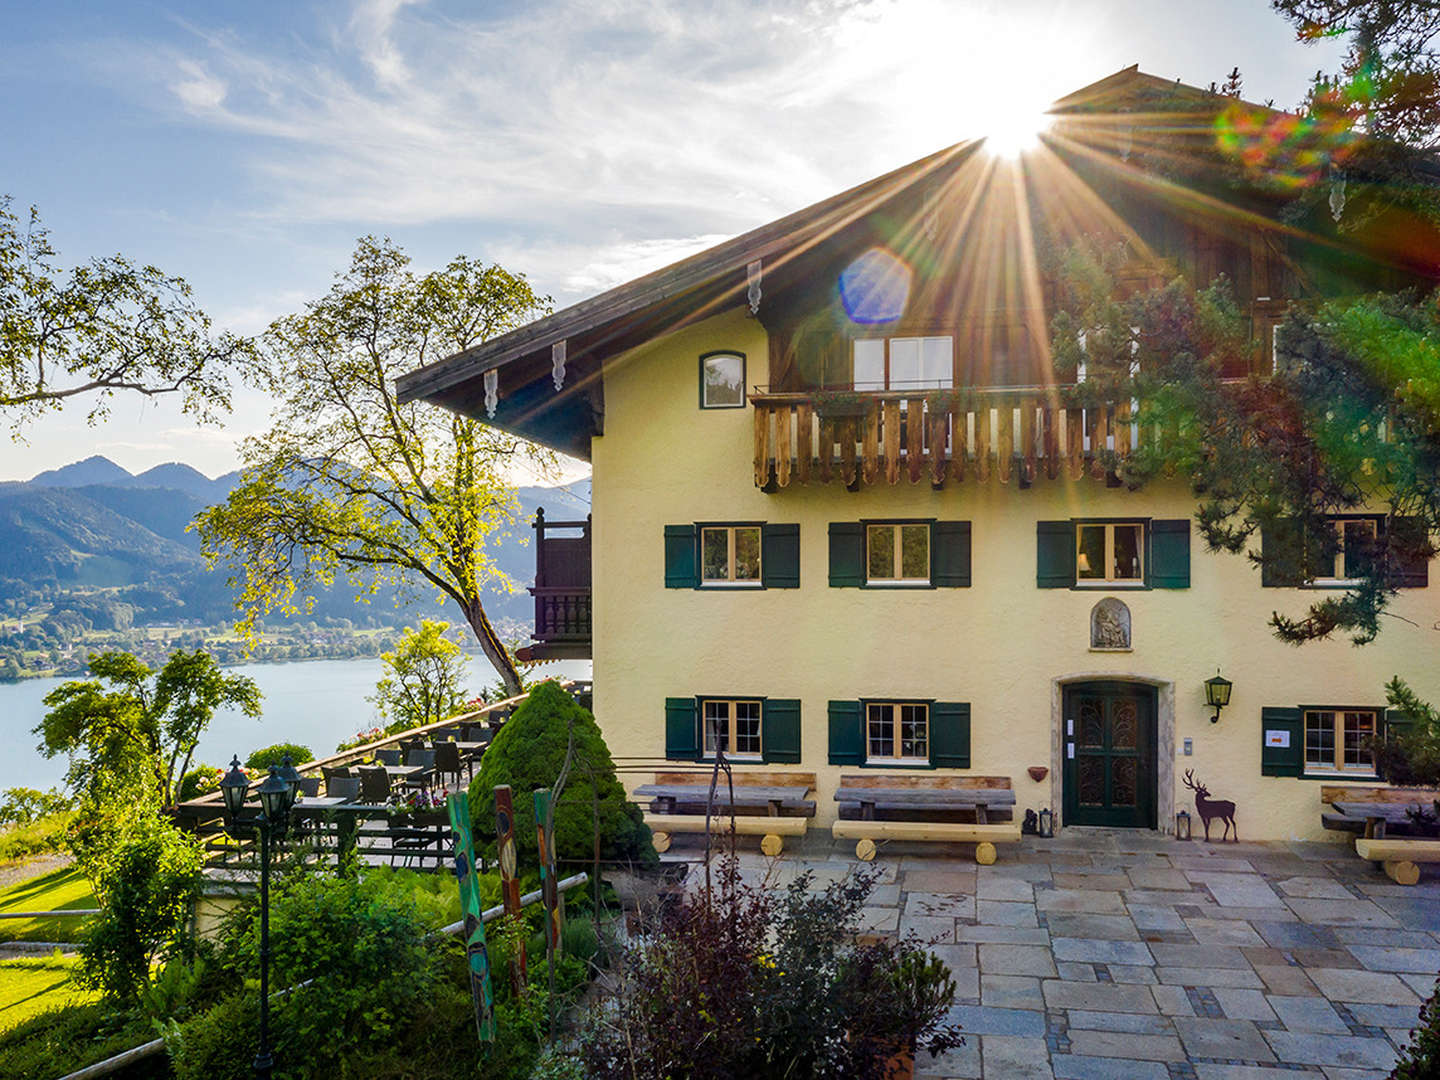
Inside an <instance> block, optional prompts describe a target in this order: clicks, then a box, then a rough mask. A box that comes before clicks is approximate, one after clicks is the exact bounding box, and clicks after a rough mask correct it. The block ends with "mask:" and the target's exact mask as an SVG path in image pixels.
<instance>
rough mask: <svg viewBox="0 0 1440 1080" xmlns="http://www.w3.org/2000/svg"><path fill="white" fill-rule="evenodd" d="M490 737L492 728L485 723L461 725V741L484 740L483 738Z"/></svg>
mask: <svg viewBox="0 0 1440 1080" xmlns="http://www.w3.org/2000/svg"><path fill="white" fill-rule="evenodd" d="M488 738H490V729H489V728H487V727H486V726H485V725H484V724H461V725H460V741H461V742H482V741H483V740H485V739H488Z"/></svg>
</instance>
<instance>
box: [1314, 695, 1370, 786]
mask: <svg viewBox="0 0 1440 1080" xmlns="http://www.w3.org/2000/svg"><path fill="white" fill-rule="evenodd" d="M1327 715H1328V716H1329V717H1330V720H1329V726H1330V731H1331V736H1332V738H1333V739H1334V742H1333V745H1332V751H1331V753H1332V755H1333V756H1332V758H1331V760H1330V761H1328V762H1312V761H1311V760H1310V718H1311V717H1312V716H1315V717H1321V716H1327ZM1351 716H1355V717H1360V716H1368V717H1369V718H1370V730H1369V731H1368V732H1366V731H1361V732H1360V733H1359V735H1360V737H1361V738H1362V739H1363V738H1366V737H1368V736H1377V737H1378V736H1379V735H1380V733H1381V724H1382V719H1381V716H1382V713H1381V710H1380V709H1376V708H1357V707H1347V706H1343V705H1342V706H1328V705H1326V706H1313V707H1310V708H1306V709H1302V710H1301V716H1300V739H1301V757H1302V761H1303V764H1304V770H1305V775H1306V776H1358V777H1365V778H1367V779H1375V777H1376V773H1375V754H1374V752H1373V751H1372V752H1368V757H1369V759H1370V760H1369V761H1368V762H1360V763H1357V764H1354V765H1347V764H1345V722H1346V720H1347V719H1348V718H1349V717H1351ZM1361 752H1362V753H1366V752H1365V751H1363V750H1362V751H1361Z"/></svg>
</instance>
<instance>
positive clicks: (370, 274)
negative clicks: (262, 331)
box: [197, 237, 553, 693]
mask: <svg viewBox="0 0 1440 1080" xmlns="http://www.w3.org/2000/svg"><path fill="white" fill-rule="evenodd" d="M409 261H410V260H409V258H408V257H407V256H406V255H405V254H404V252H403V251H401V250H400V249H399V248H398V247H396V246H395V245H393V244H392V243H390V242H389V241H388V240H384V241H381V240H376V239H375V238H374V237H367V238H365V239H363V240H361V241H360V243H359V245H358V247H357V248H356V251H355V254H354V256H353V258H352V260H351V264H350V269H349V270H348V271H347V272H346V273H344V274H342V275H340V276H339V277H338V279H337V280H336V282H335V284H334V285H333V286H332V288H331V290H330V292H329V293H327V294H326V295H325V296H323V297H321V298H320V299H319V300H316V301H314V302H313V303H311V304H310V305H309V306H308V308H307V309H306V310H305V311H304V312H303V313H301V314H297V315H290V316H287V317H286V318H283V319H279V320H277V321H276V322H275V323H274V324H272V325H271V327H270V329H269V331H268V332H267V334H266V335H265V349H266V353H267V355H268V356H269V358H270V361H271V365H272V370H273V373H274V376H275V379H276V382H277V384H278V385H279V387H280V388H281V391H282V394H283V396H282V398H281V399H280V401H279V403H278V406H277V410H276V413H275V422H274V426H273V427H271V429H270V430H269V431H268V432H266V433H265V434H263V435H260V436H258V437H256V438H253V439H249V440H247V441H246V442H245V444H244V445H243V446H242V449H241V455H242V457H243V459H244V462H245V471H244V476H243V480H242V482H241V484H240V486H239V487H237V488H236V489H235V490H234V491H233V492H232V493H231V494H230V497H229V498H228V499H227V500H226V502H225V503H223V504H222V505H220V506H217V507H213V508H212V509H210V510H208V511H206V512H205V513H203V514H201V515H200V517H199V518H198V519H197V523H198V526H199V528H200V533H201V536H202V538H203V544H204V551H205V553H206V555H207V556H208V557H209V558H210V560H211V561H212V563H215V562H220V561H225V562H228V563H229V565H230V566H231V567H232V570H233V572H234V573H233V576H232V578H231V583H232V585H234V586H236V587H238V588H239V589H240V595H239V597H238V599H237V606H238V607H239V608H240V609H241V611H242V612H243V617H242V619H241V622H240V624H239V629H241V630H242V631H244V632H253V627H254V625H255V622H256V620H257V619H259V618H261V617H262V616H263V615H265V614H266V613H267V612H269V611H271V610H272V609H275V608H279V609H281V610H282V611H286V612H294V611H296V610H297V609H298V606H299V605H298V604H297V602H296V598H297V594H298V595H300V596H302V597H304V598H305V599H304V602H305V604H306V605H307V606H313V603H314V598H313V595H310V596H306V595H305V594H306V593H307V592H310V591H311V590H313V588H314V586H315V585H316V584H317V583H320V584H326V585H328V584H330V583H332V582H333V581H334V580H335V578H336V576H337V575H343V576H345V577H346V578H347V579H348V580H349V581H350V583H351V584H352V585H353V586H355V587H356V588H357V589H359V590H361V592H362V594H363V593H367V592H368V593H373V592H375V591H376V590H378V589H379V588H380V587H381V585H382V584H385V583H396V584H405V585H409V586H420V587H429V588H433V589H434V590H436V591H437V592H438V593H439V594H441V595H442V596H445V597H449V598H450V599H451V600H453V601H454V602H455V604H456V605H457V606H458V607H459V608H460V610H461V612H462V613H463V614H464V616H465V620H466V622H467V623H469V625H470V627H471V629H472V630H473V631H474V633H475V637H476V640H477V641H479V643H480V648H481V650H482V651H483V652H484V654H485V656H486V658H487V659H488V660H489V661H490V662H491V664H493V665H494V666H495V669H496V670H497V671H498V672H499V673H500V676H501V678H502V679H504V680H505V683H506V685H507V686H509V687H511V688H512V692H514V693H518V692H519V687H520V678H519V675H518V674H517V672H516V670H515V665H514V662H513V661H512V660H511V658H510V655H509V653H508V651H507V650H506V648H505V646H504V644H503V643H502V642H501V641H500V638H499V637H498V635H497V634H496V633H495V630H494V628H493V627H492V626H491V624H490V619H489V616H488V615H487V614H486V611H485V606H484V603H483V600H482V596H483V594H484V591H485V590H486V589H487V588H489V587H492V586H508V584H509V583H508V581H507V579H506V578H505V576H504V574H503V573H502V572H501V571H500V570H499V569H498V567H496V565H495V563H494V560H493V559H492V558H491V556H490V555H489V553H488V552H487V551H486V549H485V545H486V542H487V541H488V540H489V539H490V538H491V537H493V536H496V535H497V534H501V533H503V530H504V529H505V528H506V527H508V525H509V524H510V523H511V522H512V520H513V518H514V515H515V513H516V510H517V508H518V503H517V502H516V499H515V490H514V487H513V486H512V485H511V484H510V482H509V481H508V480H507V479H506V477H507V476H508V475H513V473H514V471H515V470H516V469H517V468H518V467H520V466H522V465H526V464H529V465H534V466H538V467H540V468H542V469H544V468H546V467H548V466H549V465H550V464H551V463H552V462H553V455H552V454H551V453H550V452H548V451H545V450H542V449H540V448H538V447H535V446H533V445H532V444H529V443H526V442H524V441H522V440H520V439H517V438H515V437H513V436H511V435H508V434H506V433H504V432H501V431H498V430H496V429H494V428H490V427H484V426H482V425H479V424H477V423H475V422H474V421H473V420H470V419H467V418H466V417H462V416H459V415H458V414H455V413H450V412H448V411H445V410H442V409H438V408H436V407H434V406H432V405H428V404H424V403H419V402H417V403H413V404H409V405H401V404H399V403H398V402H397V401H396V398H395V393H394V388H393V385H392V383H393V380H394V378H395V377H396V376H397V375H399V374H401V373H403V372H407V371H410V370H413V369H414V368H415V367H418V366H419V365H421V364H425V363H428V362H430V361H432V360H435V359H438V358H440V357H442V356H447V355H449V354H451V353H455V352H460V351H463V350H465V349H468V348H470V347H472V346H474V345H476V344H479V343H480V342H482V341H484V340H486V339H487V338H490V337H493V336H495V335H497V334H500V333H504V332H506V331H508V330H511V329H513V328H515V327H517V326H520V325H522V324H523V323H525V322H528V321H529V320H531V319H533V318H535V317H537V316H539V315H542V314H544V313H546V312H547V311H548V310H549V300H548V298H546V297H542V296H539V295H537V294H536V293H535V292H534V291H533V290H532V289H531V288H530V285H529V283H528V282H527V281H526V280H525V279H524V278H523V277H521V276H519V275H515V274H511V273H510V272H508V271H507V270H505V269H503V268H502V267H499V266H495V265H490V266H485V265H483V264H482V263H480V262H479V261H477V260H472V259H468V258H465V257H464V256H459V257H456V258H455V259H454V260H452V261H451V262H450V263H449V265H447V266H446V267H445V269H443V270H439V271H435V272H433V273H430V274H426V275H423V276H417V275H416V274H415V273H414V272H412V271H411V270H410V269H409Z"/></svg>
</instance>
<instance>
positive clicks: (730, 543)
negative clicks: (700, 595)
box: [699, 525, 765, 589]
mask: <svg viewBox="0 0 1440 1080" xmlns="http://www.w3.org/2000/svg"><path fill="white" fill-rule="evenodd" d="M740 529H751V530H754V532H755V553H756V564H755V576H754V577H753V578H737V577H736V576H735V568H736V567H735V534H736V532H737V531H738V530H740ZM708 532H723V533H725V534H726V535H725V576H724V577H723V578H707V577H706V576H705V534H706V533H708ZM699 557H700V587H701V588H704V589H758V588H760V587H762V586H763V585H764V584H765V561H764V560H765V533H764V529H763V527H762V526H760V525H701V526H700V551H699Z"/></svg>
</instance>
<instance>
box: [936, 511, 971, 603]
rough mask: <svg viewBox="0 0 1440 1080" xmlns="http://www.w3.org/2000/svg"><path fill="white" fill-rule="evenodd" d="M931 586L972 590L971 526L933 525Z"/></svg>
mask: <svg viewBox="0 0 1440 1080" xmlns="http://www.w3.org/2000/svg"><path fill="white" fill-rule="evenodd" d="M930 584H932V585H937V586H939V587H940V588H942V589H968V588H969V587H970V522H968V521H936V522H933V523H932V524H931V525H930Z"/></svg>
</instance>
